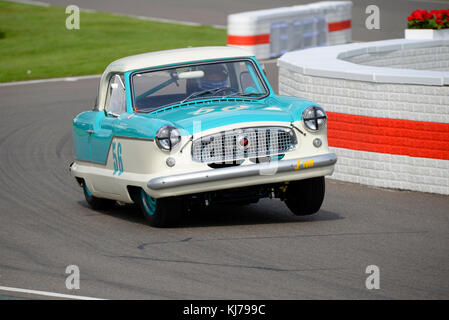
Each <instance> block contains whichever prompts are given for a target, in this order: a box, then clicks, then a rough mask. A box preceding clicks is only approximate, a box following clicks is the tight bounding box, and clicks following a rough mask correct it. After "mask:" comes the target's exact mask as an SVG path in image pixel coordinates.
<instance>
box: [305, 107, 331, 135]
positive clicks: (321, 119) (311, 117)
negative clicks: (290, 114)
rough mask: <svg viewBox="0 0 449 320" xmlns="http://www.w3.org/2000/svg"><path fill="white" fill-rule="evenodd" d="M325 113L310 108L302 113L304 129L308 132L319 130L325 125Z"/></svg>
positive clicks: (321, 110)
mask: <svg viewBox="0 0 449 320" xmlns="http://www.w3.org/2000/svg"><path fill="white" fill-rule="evenodd" d="M326 118H327V117H326V112H325V111H324V109H323V108H321V107H317V106H312V107H308V108H307V109H306V110H304V112H303V113H302V119H303V121H304V124H305V126H306V128H307V129H308V130H310V131H318V130H321V129H322V128H323V127H324V125H325V124H326Z"/></svg>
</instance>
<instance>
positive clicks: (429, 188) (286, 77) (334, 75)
mask: <svg viewBox="0 0 449 320" xmlns="http://www.w3.org/2000/svg"><path fill="white" fill-rule="evenodd" d="M448 46H449V43H446V42H444V41H443V42H441V41H439V42H436V41H430V42H429V41H418V42H417V41H410V40H392V41H383V42H373V43H365V44H351V45H344V46H337V47H333V48H320V50H318V49H309V50H304V51H302V52H295V53H288V54H286V55H284V56H282V57H281V58H280V59H279V62H278V65H279V67H280V68H279V93H280V94H285V95H293V96H298V97H304V98H307V99H310V100H312V101H315V102H317V103H318V104H320V105H321V106H323V107H324V108H325V109H326V111H327V112H328V113H329V115H330V119H329V121H332V116H331V115H332V114H334V115H338V116H339V117H341V115H343V116H344V115H349V116H355V117H357V116H364V117H369V118H364V119H379V120H378V121H379V123H382V126H387V127H388V126H389V119H391V120H392V121H395V120H399V121H401V120H412V121H420V122H421V123H422V122H425V123H426V126H427V127H433V126H434V127H438V128H439V130H440V129H441V128H443V129H442V130H447V131H442V132H435V131H433V130H431V129H425V128H424V126H420V125H419V124H420V123H417V125H416V127H413V128H411V129H410V130H412V133H411V136H412V137H416V138H417V139H423V140H422V143H421V145H422V148H426V141H427V142H429V143H430V142H431V143H435V141H436V143H437V144H438V145H439V147H440V148H441V149H442V150H440V151H438V152H433V153H432V154H438V155H441V154H443V157H442V158H443V159H441V157H440V158H432V157H423V156H419V157H418V156H408V155H403V154H395V152H391V153H390V152H372V151H367V150H360V149H359V148H357V147H354V148H351V147H345V148H341V147H335V146H334V147H333V146H332V142H331V141H332V139H330V141H329V145H330V147H331V149H333V150H334V151H335V152H336V154H337V156H338V162H337V165H336V170H335V173H334V175H333V178H334V179H338V180H343V181H349V182H355V183H361V184H366V185H372V186H378V187H388V188H396V189H404V190H415V191H423V192H432V193H439V194H446V195H449V159H448V158H447V155H448V154H449V153H448V151H449V81H448V80H449V72H437V71H424V70H421V71H418V70H404V69H403V70H400V69H394V68H382V67H374V66H361V65H356V64H354V63H351V62H349V61H348V60H351V61H363V62H368V63H370V64H376V63H377V62H376V60H375V57H379V58H382V59H384V61H386V62H385V63H386V64H394V63H396V62H398V61H397V60H395V59H397V57H398V56H401V54H404V53H401V52H400V51H401V50H404V49H405V50H406V51H407V52H406V54H405V56H416V55H421V60H422V61H423V62H425V61H426V60H427V61H429V60H431V61H438V58H435V59H434V58H432V55H433V54H434V55H436V56H438V55H439V54H443V55H444V54H446V52H447V50H448ZM387 49H388V50H387ZM391 49H393V50H391ZM383 52H387V53H386V54H383ZM356 53H358V54H356ZM379 53H380V54H379ZM423 55H426V56H427V59H424V57H423ZM429 55H430V56H429ZM339 57H340V58H339ZM341 57H344V58H345V59H346V61H343V60H342V59H341ZM348 57H350V58H348ZM386 57H388V58H386ZM367 58H369V59H368V60H367ZM389 58H391V59H390V60H389ZM388 60H389V61H388ZM409 62H410V61H404V62H403V63H404V67H405V65H407V64H408V63H409ZM410 63H413V62H410ZM418 63H419V62H418ZM434 63H438V62H434ZM376 121H377V120H376ZM328 128H329V129H331V128H333V129H332V130H335V131H336V132H341V133H345V132H346V134H348V132H347V131H348V130H349V129H347V128H346V129H345V128H335V127H334V126H332V123H328ZM373 129H374V134H375V133H376V128H370V130H373ZM382 129H384V128H378V131H379V132H382ZM332 130H329V134H332ZM357 130H359V129H357ZM398 132H400V131H398ZM359 133H361V132H357V134H359ZM363 134H366V136H367V137H372V136H373V132H362V135H361V136H363ZM399 134H400V133H399ZM393 138H394V137H393ZM396 138H398V139H400V137H396ZM417 141H420V140H417ZM361 142H363V141H361ZM408 142H409V141H405V142H404V145H405V146H407V144H408ZM354 144H355V145H357V143H356V142H354ZM421 145H418V148H420V147H421ZM386 149H387V150H388V148H386ZM392 149H394V148H392ZM406 150H408V149H406ZM414 150H416V149H414Z"/></svg>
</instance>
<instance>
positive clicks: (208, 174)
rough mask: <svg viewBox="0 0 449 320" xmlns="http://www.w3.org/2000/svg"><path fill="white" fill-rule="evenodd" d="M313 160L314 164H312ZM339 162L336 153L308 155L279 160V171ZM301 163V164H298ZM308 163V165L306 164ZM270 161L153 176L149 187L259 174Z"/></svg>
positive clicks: (177, 185)
mask: <svg viewBox="0 0 449 320" xmlns="http://www.w3.org/2000/svg"><path fill="white" fill-rule="evenodd" d="M311 161H313V164H311V163H312V162H311ZM336 162H337V156H336V155H335V153H327V154H322V155H318V156H313V157H306V158H300V159H292V160H281V161H278V162H277V173H280V172H286V171H295V170H307V169H313V168H319V167H325V166H330V165H333V164H335V163H336ZM298 163H299V166H298ZM304 163H306V165H304ZM274 168H275V167H274V166H273V167H271V166H270V163H258V164H252V165H246V166H238V167H229V168H220V169H211V170H205V171H198V172H192V173H185V174H177V175H173V176H165V177H158V178H153V179H151V180H150V181H148V183H147V186H148V188H149V189H153V190H161V189H167V188H173V187H180V186H185V185H189V184H195V183H204V182H212V181H220V180H228V179H235V178H242V177H251V176H257V175H259V174H260V172H261V170H271V169H274Z"/></svg>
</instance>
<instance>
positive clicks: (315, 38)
mask: <svg viewBox="0 0 449 320" xmlns="http://www.w3.org/2000/svg"><path fill="white" fill-rule="evenodd" d="M351 18H352V2H351V1H321V2H315V3H311V4H307V5H296V6H291V7H281V8H274V9H266V10H256V11H247V12H240V13H235V14H231V15H229V16H228V27H227V29H228V45H230V46H238V47H242V48H244V49H246V50H249V51H250V52H252V54H254V55H255V56H256V57H257V58H258V59H268V58H274V57H279V56H280V55H281V54H283V53H285V52H288V51H292V50H298V49H304V48H310V47H317V46H326V45H335V44H342V43H347V42H351Z"/></svg>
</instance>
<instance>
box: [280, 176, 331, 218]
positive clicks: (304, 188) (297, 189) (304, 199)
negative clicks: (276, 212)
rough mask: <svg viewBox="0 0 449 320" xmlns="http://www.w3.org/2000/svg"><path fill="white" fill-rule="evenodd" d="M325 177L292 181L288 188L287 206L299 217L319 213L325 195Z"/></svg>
mask: <svg viewBox="0 0 449 320" xmlns="http://www.w3.org/2000/svg"><path fill="white" fill-rule="evenodd" d="M325 189H326V187H325V181H324V177H318V178H311V179H306V180H299V181H291V182H290V183H289V184H288V186H287V191H286V197H285V204H286V205H287V207H288V208H289V209H290V210H291V211H292V212H293V213H294V214H295V215H297V216H308V215H311V214H314V213H316V212H318V211H319V210H320V208H321V205H322V204H323V200H324V194H325Z"/></svg>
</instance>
